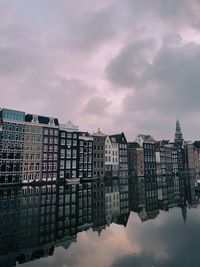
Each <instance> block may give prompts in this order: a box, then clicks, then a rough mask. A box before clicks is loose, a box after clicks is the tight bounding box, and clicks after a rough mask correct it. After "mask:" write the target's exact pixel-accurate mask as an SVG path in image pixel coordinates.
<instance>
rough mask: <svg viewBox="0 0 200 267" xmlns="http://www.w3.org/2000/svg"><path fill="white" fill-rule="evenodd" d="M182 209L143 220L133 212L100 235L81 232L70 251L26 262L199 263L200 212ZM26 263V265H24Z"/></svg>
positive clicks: (80, 266)
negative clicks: (124, 225)
mask: <svg viewBox="0 0 200 267" xmlns="http://www.w3.org/2000/svg"><path fill="white" fill-rule="evenodd" d="M199 211H200V210H199V208H198V209H189V210H187V220H186V223H184V220H183V218H182V213H181V209H179V208H175V209H172V210H170V211H169V212H162V211H161V212H160V214H159V215H158V217H157V218H156V219H155V220H149V221H146V222H145V223H143V224H142V223H141V221H140V219H139V217H138V215H137V214H136V213H131V214H130V217H129V221H128V224H127V227H126V228H124V227H123V226H119V225H116V224H112V225H111V227H109V228H107V229H106V230H103V231H102V233H101V235H100V237H99V236H98V233H97V232H93V231H92V230H89V231H87V232H82V233H79V234H78V237H77V242H75V243H72V244H71V245H70V247H69V248H68V249H67V250H66V249H64V248H62V247H58V248H56V249H55V251H54V255H53V256H52V257H48V258H43V259H40V260H36V261H33V262H29V263H27V264H24V265H23V266H24V267H25V266H27V267H40V266H44V267H45V266H48V267H75V266H77V267H88V266H89V267H90V266H91V267H93V266H95V267H107V266H112V267H124V266H126V267H129V266H136V267H140V266H141V267H152V266H154V267H156V266H162V267H169V266H172V267H176V266H181V267H183V266H194V267H197V266H199V265H198V263H199V244H200V240H199V234H200V227H199V225H200V212H199ZM21 266H22V265H21Z"/></svg>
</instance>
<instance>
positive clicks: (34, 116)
mask: <svg viewBox="0 0 200 267" xmlns="http://www.w3.org/2000/svg"><path fill="white" fill-rule="evenodd" d="M32 122H35V123H38V115H33V119H32Z"/></svg>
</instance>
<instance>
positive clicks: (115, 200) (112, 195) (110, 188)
mask: <svg viewBox="0 0 200 267" xmlns="http://www.w3.org/2000/svg"><path fill="white" fill-rule="evenodd" d="M105 192H106V193H105V200H106V224H107V225H110V224H111V223H112V222H117V217H118V216H119V215H120V192H119V180H118V179H116V178H115V179H111V178H108V179H106V182H105Z"/></svg>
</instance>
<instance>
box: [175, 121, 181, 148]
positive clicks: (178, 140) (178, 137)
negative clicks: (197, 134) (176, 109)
mask: <svg viewBox="0 0 200 267" xmlns="http://www.w3.org/2000/svg"><path fill="white" fill-rule="evenodd" d="M174 142H175V143H176V144H180V145H182V143H183V134H182V132H181V126H180V122H179V120H178V119H177V121H176V133H175V139H174Z"/></svg>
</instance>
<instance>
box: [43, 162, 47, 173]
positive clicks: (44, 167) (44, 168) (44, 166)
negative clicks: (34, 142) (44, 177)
mask: <svg viewBox="0 0 200 267" xmlns="http://www.w3.org/2000/svg"><path fill="white" fill-rule="evenodd" d="M42 170H43V171H46V170H47V163H46V162H44V163H43V168H42Z"/></svg>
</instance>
